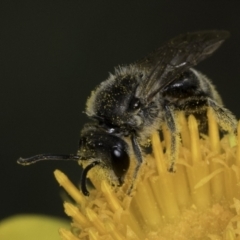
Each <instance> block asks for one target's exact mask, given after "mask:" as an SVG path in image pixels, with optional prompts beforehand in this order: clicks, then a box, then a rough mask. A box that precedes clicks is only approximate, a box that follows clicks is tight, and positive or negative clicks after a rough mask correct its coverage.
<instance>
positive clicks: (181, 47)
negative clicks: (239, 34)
mask: <svg viewBox="0 0 240 240" xmlns="http://www.w3.org/2000/svg"><path fill="white" fill-rule="evenodd" d="M228 37H229V32H227V31H217V30H214V31H201V32H193V33H187V34H182V35H179V36H177V37H175V38H173V39H171V40H170V41H168V42H167V43H165V45H163V46H162V47H160V48H159V49H157V50H156V51H155V52H153V53H151V54H150V55H149V56H147V57H146V58H144V59H143V60H141V61H139V62H137V63H136V64H137V66H139V67H140V68H145V69H147V70H148V72H149V74H148V75H147V76H146V77H145V79H143V81H142V82H141V84H140V85H139V87H138V89H137V92H136V97H138V98H140V99H145V100H146V101H147V102H148V101H150V100H151V99H152V97H154V96H155V94H156V93H157V92H159V91H161V89H163V88H164V87H165V86H167V85H169V84H170V83H171V82H172V81H174V80H175V79H176V78H177V77H178V76H179V74H181V73H182V72H183V71H185V70H187V69H189V68H190V67H193V66H195V65H197V64H198V63H199V62H200V61H202V60H204V59H205V58H207V57H208V56H210V55H211V54H212V53H213V52H214V51H215V50H216V49H217V48H219V47H220V45H221V44H222V43H223V42H224V40H225V39H227V38H228Z"/></svg>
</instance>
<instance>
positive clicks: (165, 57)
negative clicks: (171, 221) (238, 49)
mask: <svg viewBox="0 0 240 240" xmlns="http://www.w3.org/2000/svg"><path fill="white" fill-rule="evenodd" d="M228 37H229V33H228V32H227V31H218V30H214V31H200V32H192V33H187V34H182V35H179V36H177V37H175V38H173V39H171V40H170V41H168V42H166V43H165V44H164V45H163V46H162V47H160V48H158V49H157V50H156V51H154V52H152V53H151V54H149V55H148V56H147V57H145V58H143V59H142V60H140V61H136V62H135V63H132V64H130V65H128V66H119V67H117V68H116V69H115V73H114V74H110V76H109V78H108V79H107V80H105V81H103V82H102V83H101V84H100V85H99V86H98V87H97V88H96V89H95V90H94V91H93V92H92V94H91V96H90V97H89V99H88V100H87V104H86V111H85V112H86V114H87V115H88V116H89V118H90V119H92V122H90V123H88V124H86V125H85V126H84V127H83V129H82V131H81V135H80V141H79V149H78V152H77V154H72V155H56V154H41V155H36V156H33V157H30V158H26V159H23V158H20V159H19V160H18V163H20V164H23V165H27V164H31V163H34V162H37V161H42V160H76V161H79V162H80V163H85V165H86V167H85V168H84V170H83V172H82V177H81V189H82V192H83V194H84V195H89V192H88V189H87V187H86V178H87V174H88V172H89V170H91V169H92V168H93V167H95V166H99V167H100V168H102V169H105V170H106V171H108V172H109V175H111V178H112V179H115V180H116V181H117V182H118V185H121V184H122V183H123V182H124V178H125V176H126V173H127V171H128V169H129V166H130V155H131V154H133V155H134V156H135V159H136V163H135V167H134V171H133V174H132V181H133V184H134V181H135V179H136V178H137V175H138V172H139V169H140V167H141V165H142V163H143V162H144V160H143V154H144V147H143V146H144V143H145V142H146V141H147V140H148V139H149V137H150V135H151V133H152V132H153V131H155V130H158V131H160V130H161V129H162V126H163V124H166V126H167V128H168V130H169V131H170V133H171V143H170V149H169V153H170V154H169V156H170V157H169V166H168V170H169V171H170V172H174V171H175V163H176V159H177V150H178V139H179V135H180V130H179V126H178V123H177V117H176V116H177V113H178V112H179V111H184V113H185V114H186V116H188V115H190V114H193V115H195V116H196V117H197V118H198V119H200V129H201V126H204V124H205V123H206V121H207V120H206V110H207V108H208V107H211V108H212V109H213V112H214V115H215V118H216V120H217V122H218V124H219V126H220V128H221V129H222V130H224V131H227V132H236V128H237V120H236V118H235V117H234V116H233V114H232V113H231V112H230V111H229V110H228V109H226V108H224V106H223V104H222V100H221V97H220V96H219V94H218V93H217V91H216V89H215V87H214V86H213V85H212V83H211V81H210V80H209V79H208V78H207V77H206V76H205V75H203V74H202V73H200V72H198V71H197V70H195V69H193V68H192V67H194V66H196V65H197V64H198V63H199V62H201V61H202V60H204V59H205V58H207V57H209V56H210V55H211V54H212V53H213V52H214V51H216V50H217V49H218V48H219V47H220V46H221V44H222V43H223V42H224V41H225V40H226V39H227V38H228ZM86 163H87V164H86ZM133 184H132V186H133ZM131 188H132V187H131ZM130 191H131V190H130Z"/></svg>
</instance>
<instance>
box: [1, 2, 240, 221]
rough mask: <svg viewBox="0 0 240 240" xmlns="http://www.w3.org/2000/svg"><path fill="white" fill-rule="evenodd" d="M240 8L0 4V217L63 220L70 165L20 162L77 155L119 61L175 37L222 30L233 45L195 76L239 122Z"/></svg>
mask: <svg viewBox="0 0 240 240" xmlns="http://www.w3.org/2000/svg"><path fill="white" fill-rule="evenodd" d="M239 9H240V1H178V0H172V1H96V0H95V1H80V0H48V1H46V0H34V1H32V0H31V1H30V0H29V1H27V0H20V1H19V0H18V1H9V0H1V2H0V92H1V94H0V109H1V111H0V146H1V151H0V191H1V198H0V203H1V206H0V219H2V218H5V217H7V216H10V215H13V214H17V213H43V214H50V215H54V216H64V214H63V207H62V200H61V197H60V190H61V189H60V187H59V186H58V184H57V183H56V182H55V180H54V177H53V171H54V169H56V168H58V169H61V170H62V171H64V172H65V173H67V174H68V176H69V177H70V178H71V179H72V180H73V181H74V182H75V183H76V184H77V183H79V178H80V172H81V168H80V167H79V166H78V165H77V164H76V163H75V162H41V163H39V164H36V165H32V166H29V167H22V166H19V165H17V164H16V160H17V159H18V158H19V157H20V156H22V157H29V156H31V155H35V154H38V153H66V154H67V153H75V152H76V151H77V146H78V138H79V132H80V130H81V128H82V126H83V124H84V122H86V121H87V118H86V116H85V115H84V114H83V113H82V112H83V110H84V107H85V101H86V99H87V97H88V96H89V94H90V91H91V90H93V89H94V87H95V86H96V85H97V84H99V83H100V82H101V81H103V80H104V79H106V78H107V76H108V72H110V71H113V67H114V66H116V65H118V64H128V63H131V62H133V61H134V60H137V59H139V58H141V57H143V56H145V55H146V54H147V53H149V52H151V51H152V50H153V49H155V48H157V47H159V46H160V45H161V44H162V43H163V42H164V41H166V40H168V39H169V38H171V37H174V36H176V35H177V34H179V33H185V32H188V31H196V30H204V29H226V30H229V31H230V32H231V35H232V36H231V38H230V39H229V40H228V41H227V42H226V43H225V44H224V45H223V46H222V47H221V49H220V50H219V51H218V52H217V53H216V54H214V56H212V57H211V58H209V59H207V60H206V61H204V62H202V63H201V64H200V65H199V66H198V67H197V69H199V70H201V71H202V72H203V73H205V74H206V75H208V76H209V77H210V78H211V79H213V82H214V84H215V85H217V88H218V90H219V92H220V94H221V95H222V97H223V99H224V102H225V104H226V106H227V107H228V108H229V109H230V110H232V111H233V112H234V113H235V114H236V115H237V117H238V118H239V117H240V107H239V104H238V102H239V101H240V67H239V66H240V30H239V29H240V14H239Z"/></svg>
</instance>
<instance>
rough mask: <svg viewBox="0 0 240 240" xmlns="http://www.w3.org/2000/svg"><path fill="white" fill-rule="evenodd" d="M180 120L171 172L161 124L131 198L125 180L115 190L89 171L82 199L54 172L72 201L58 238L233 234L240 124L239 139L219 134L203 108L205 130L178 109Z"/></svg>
mask: <svg viewBox="0 0 240 240" xmlns="http://www.w3.org/2000/svg"><path fill="white" fill-rule="evenodd" d="M178 117H179V123H180V126H181V141H180V139H179V152H178V153H177V154H178V161H177V164H176V165H177V170H176V173H170V172H168V171H167V159H168V154H169V153H168V149H169V146H170V144H169V140H170V136H169V132H168V131H167V128H166V127H163V135H164V141H160V137H159V133H158V132H154V133H153V135H152V139H151V142H152V149H153V151H152V154H149V155H147V156H146V157H145V160H144V163H143V164H142V166H141V170H140V173H139V176H138V177H137V179H136V182H135V185H134V191H133V192H132V193H131V194H130V195H128V194H126V192H127V189H128V188H129V185H130V184H131V181H130V180H129V178H128V177H127V178H126V180H125V183H124V185H123V186H122V187H118V188H114V187H112V186H111V185H110V184H109V182H108V181H106V180H101V181H99V178H98V177H97V173H96V172H95V173H94V174H91V175H90V179H91V181H92V183H93V185H94V186H95V190H92V191H91V193H90V196H89V197H85V196H84V195H83V194H82V193H81V192H80V191H79V190H78V189H77V188H76V187H75V186H74V185H73V184H72V183H71V182H70V180H69V179H68V178H67V177H66V176H65V175H64V174H63V173H61V172H60V171H59V170H56V171H55V176H56V178H57V180H58V182H59V183H60V185H62V186H63V187H64V188H65V189H66V191H67V192H68V193H69V194H70V195H71V196H72V197H73V199H74V200H75V201H76V204H75V205H73V204H71V203H67V202H66V203H64V207H65V212H66V214H67V215H68V216H70V217H71V218H72V225H71V231H69V230H65V229H61V230H60V235H61V237H62V238H63V239H65V240H75V239H76V240H78V239H104V240H105V239H119V240H120V239H148V240H152V239H160V240H170V239H177V240H189V239H194V240H195V239H196V240H197V239H210V240H213V239H217V240H233V239H239V237H240V191H239V190H240V187H239V184H240V181H239V178H240V146H238V145H237V144H236V143H237V142H239V141H240V140H239V138H240V127H239V128H238V136H237V137H236V136H235V135H233V134H228V135H225V136H224V137H222V138H221V139H220V137H219V131H218V125H217V123H216V121H215V118H214V116H213V113H212V111H211V109H209V110H208V128H209V134H208V135H201V136H199V131H198V124H197V121H196V119H195V118H194V117H193V116H189V118H188V120H186V119H185V117H184V115H183V113H181V112H180V113H179V116H178ZM239 126H240V125H239ZM165 149H166V151H165ZM131 162H134V160H132V161H131ZM130 170H131V169H130ZM92 172H93V171H92Z"/></svg>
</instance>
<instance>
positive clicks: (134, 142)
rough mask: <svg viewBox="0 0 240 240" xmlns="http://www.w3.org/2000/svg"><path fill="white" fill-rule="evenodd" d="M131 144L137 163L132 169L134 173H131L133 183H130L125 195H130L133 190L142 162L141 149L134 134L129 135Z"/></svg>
mask: <svg viewBox="0 0 240 240" xmlns="http://www.w3.org/2000/svg"><path fill="white" fill-rule="evenodd" d="M131 142H132V147H133V151H134V154H135V157H136V159H137V163H136V166H135V169H134V173H133V181H132V183H131V186H130V188H129V190H128V192H127V194H131V192H132V190H133V187H134V182H135V180H136V178H137V175H138V172H139V169H140V166H141V164H142V162H143V160H142V153H141V149H140V146H139V144H138V141H137V138H136V135H135V134H131Z"/></svg>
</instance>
